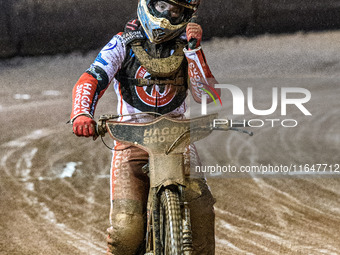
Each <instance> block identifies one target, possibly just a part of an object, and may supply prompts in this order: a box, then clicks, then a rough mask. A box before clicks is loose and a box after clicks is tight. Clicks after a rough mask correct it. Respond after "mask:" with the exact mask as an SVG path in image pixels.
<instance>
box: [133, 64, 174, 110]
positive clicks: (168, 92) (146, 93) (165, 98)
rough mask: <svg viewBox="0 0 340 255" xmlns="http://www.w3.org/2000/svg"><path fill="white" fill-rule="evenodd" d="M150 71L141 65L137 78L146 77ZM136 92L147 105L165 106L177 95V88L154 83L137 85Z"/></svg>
mask: <svg viewBox="0 0 340 255" xmlns="http://www.w3.org/2000/svg"><path fill="white" fill-rule="evenodd" d="M147 75H149V73H148V72H147V71H146V69H145V68H144V67H143V66H141V67H139V68H138V70H137V73H136V77H135V78H136V79H140V78H143V79H145V78H146V76H147ZM135 91H136V94H137V96H138V98H139V99H140V100H141V101H142V102H143V103H144V104H146V105H148V106H153V107H163V106H166V105H167V104H169V103H170V102H171V101H172V100H173V99H174V97H175V96H176V92H177V89H176V87H174V86H171V85H165V86H157V85H154V86H152V87H150V86H144V87H138V86H136V87H135Z"/></svg>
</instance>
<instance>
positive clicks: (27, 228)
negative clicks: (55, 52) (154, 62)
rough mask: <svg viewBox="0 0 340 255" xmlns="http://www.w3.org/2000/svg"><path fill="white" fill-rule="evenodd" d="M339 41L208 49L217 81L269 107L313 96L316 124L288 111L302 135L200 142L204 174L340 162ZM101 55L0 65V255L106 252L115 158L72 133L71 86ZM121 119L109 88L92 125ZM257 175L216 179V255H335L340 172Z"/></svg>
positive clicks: (277, 132)
mask: <svg viewBox="0 0 340 255" xmlns="http://www.w3.org/2000/svg"><path fill="white" fill-rule="evenodd" d="M339 42H340V32H329V33H326V32H325V33H315V34H295V35H287V36H285V35H282V36H276V37H270V36H263V37H259V38H254V39H242V38H235V39H232V40H224V39H223V40H222V39H216V40H213V41H210V42H205V43H204V45H203V47H204V49H205V53H206V57H207V59H208V62H209V63H210V66H211V69H212V71H213V73H214V74H215V76H216V78H217V79H218V80H219V81H220V82H221V83H228V84H234V85H237V86H239V87H240V88H242V90H244V91H245V90H246V88H247V87H253V88H254V93H255V95H256V101H255V105H256V106H257V107H258V108H261V107H263V109H266V108H269V107H270V104H271V89H272V87H279V88H280V87H303V88H306V89H308V90H310V91H311V93H312V99H311V101H310V102H308V103H307V104H306V105H305V106H306V107H307V109H308V110H309V111H310V112H311V113H312V114H313V116H311V117H306V116H304V115H303V114H302V113H301V112H300V111H299V110H297V108H296V107H295V108H294V107H291V108H289V116H280V115H279V111H278V112H276V113H275V114H274V115H273V116H269V117H271V118H278V119H286V118H290V119H296V120H298V122H299V125H298V126H297V127H295V128H282V127H274V128H272V127H270V126H268V125H265V126H264V127H263V128H256V129H255V128H254V129H253V130H252V131H254V132H255V136H254V137H247V136H246V135H242V134H239V133H230V134H221V133H215V134H213V135H212V136H211V137H210V138H209V139H208V140H206V141H205V142H204V143H202V142H200V143H198V148H199V152H200V156H201V158H202V160H203V162H204V164H205V165H216V163H218V164H220V165H227V164H232V165H234V166H242V165H258V164H272V165H280V164H283V165H291V164H296V165H304V164H329V165H330V164H339V163H340V157H339V155H340V153H339V152H340V151H339V148H340V131H339V130H340V129H339V124H340V120H339V113H338V110H339V106H340V101H339V99H338V95H339V94H340V86H339V82H340V62H339V59H340V46H339V45H340V43H339ZM95 55H96V52H92V53H89V54H88V55H79V54H71V55H65V56H63V55H60V56H55V57H39V58H15V59H12V60H8V61H2V62H0V83H1V87H2V88H3V89H2V90H1V92H0V98H1V101H0V117H1V126H0V132H1V136H0V254H1V255H2V254H6V255H7V254H9V255H12V254H20V255H21V254H30V255H32V254H104V252H105V230H106V227H107V226H108V214H109V165H110V158H111V152H110V151H109V150H108V149H106V148H105V147H104V146H103V145H102V144H101V142H100V141H99V140H98V141H96V142H93V141H92V140H90V139H80V138H77V137H75V136H73V135H72V133H71V128H70V126H69V125H66V124H65V123H66V121H67V120H68V117H69V112H70V109H71V90H72V87H73V85H74V83H75V82H76V80H77V79H78V77H79V76H80V75H81V73H82V72H83V71H84V70H85V69H86V68H87V67H88V65H89V64H90V63H91V62H92V61H93V59H94V58H95ZM223 97H224V98H226V99H225V101H223V102H225V103H224V106H225V108H224V109H223V110H221V111H220V113H222V116H223V114H224V113H225V115H226V116H225V117H227V116H230V115H231V112H230V107H231V105H232V102H231V98H230V95H229V94H228V92H226V91H224V92H223ZM227 98H230V99H229V101H228V100H227ZM194 107H197V106H194ZM114 110H115V97H114V94H113V89H112V88H110V89H108V91H107V92H106V94H105V95H104V97H103V98H102V100H101V101H100V102H99V105H98V110H97V113H96V116H99V115H100V114H101V113H108V112H114ZM224 111H225V112H224ZM247 117H250V118H258V117H254V116H252V115H250V114H249V112H248V113H247ZM261 119H265V118H261ZM207 141H209V142H207ZM107 142H108V143H110V141H108V140H107ZM203 145H204V146H203ZM251 176H252V175H248V176H247V177H243V178H239V177H238V176H233V175H227V174H224V173H223V174H220V175H218V176H217V177H218V178H216V175H214V176H213V177H212V178H209V183H210V184H211V188H212V191H213V194H214V195H215V197H216V198H217V203H216V216H217V217H216V247H217V250H216V254H218V255H224V254H259V255H262V254H315V255H316V254H340V253H339V252H338V251H339V250H340V244H339V238H340V235H339V227H340V173H336V174H333V175H330V174H329V173H325V174H322V175H319V176H318V177H311V176H310V175H307V174H305V173H302V174H299V175H296V174H295V175H289V176H287V175H285V176H283V175H281V174H278V175H271V176H270V177H268V178H251ZM214 177H215V178H214Z"/></svg>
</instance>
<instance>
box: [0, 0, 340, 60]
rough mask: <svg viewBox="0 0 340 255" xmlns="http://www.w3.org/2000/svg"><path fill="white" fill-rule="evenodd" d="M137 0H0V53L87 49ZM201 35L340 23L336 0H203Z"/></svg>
mask: <svg viewBox="0 0 340 255" xmlns="http://www.w3.org/2000/svg"><path fill="white" fill-rule="evenodd" d="M137 2H138V1H137V0H124V1H122V0H121V1H118V0H0V58H7V57H12V56H18V55H20V56H27V55H42V54H56V53H67V52H71V51H75V50H78V51H84V52H85V51H88V50H90V49H96V48H99V47H102V46H103V45H105V44H106V42H107V41H108V40H110V38H111V37H112V36H113V35H114V34H116V33H117V32H120V31H122V29H123V27H124V24H125V23H126V22H127V20H129V19H130V18H132V17H135V16H136V7H137ZM199 23H200V24H201V25H202V27H203V29H204V39H209V38H211V37H214V36H218V37H231V36H236V35H241V36H254V35H259V34H263V33H289V32H295V31H313V30H329V29H339V28H340V0H339V1H337V0H298V1H296V0H202V4H201V6H200V12H199Z"/></svg>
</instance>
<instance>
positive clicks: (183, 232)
mask: <svg viewBox="0 0 340 255" xmlns="http://www.w3.org/2000/svg"><path fill="white" fill-rule="evenodd" d="M141 114H145V113H141ZM149 114H155V113H149ZM119 117H121V116H118V115H102V116H101V117H100V119H99V121H98V124H97V133H98V135H100V136H104V135H105V133H109V135H110V136H111V138H112V139H114V140H116V141H119V142H121V143H125V144H128V145H133V146H137V147H140V148H142V149H144V150H146V151H147V152H148V153H149V163H148V166H146V167H145V169H144V170H145V171H146V172H148V175H149V178H150V190H149V197H148V202H147V227H146V236H145V242H146V243H145V247H146V250H145V252H144V253H143V254H144V255H191V254H192V252H193V245H192V232H191V221H190V210H189V206H188V203H187V202H186V199H185V190H186V187H185V174H184V156H183V153H184V151H185V148H186V147H187V146H189V144H192V143H193V142H196V141H198V140H201V139H203V138H205V137H207V136H208V135H209V134H210V133H211V132H212V131H213V130H223V131H228V130H237V131H240V130H238V129H236V128H235V126H237V124H236V123H235V122H234V123H233V127H231V126H230V125H229V122H228V123H224V124H223V125H218V126H217V127H215V126H214V124H213V123H214V120H215V119H217V114H210V115H204V116H202V117H198V118H193V119H186V120H177V119H172V118H169V117H167V116H158V117H156V118H155V119H154V120H153V121H151V122H147V123H127V122H119V121H116V119H117V118H119ZM243 125H244V123H243V124H242V125H241V124H239V126H243ZM241 132H245V133H248V132H247V131H243V130H241ZM248 134H250V135H251V133H248Z"/></svg>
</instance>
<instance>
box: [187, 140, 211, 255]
mask: <svg viewBox="0 0 340 255" xmlns="http://www.w3.org/2000/svg"><path fill="white" fill-rule="evenodd" d="M184 156H185V167H186V175H187V188H186V198H187V201H188V202H189V208H190V218H191V228H192V235H193V248H194V252H193V255H214V254H215V213H214V206H213V205H214V203H215V199H214V198H213V196H212V194H211V192H210V189H209V187H208V184H207V182H206V180H205V178H204V176H203V175H202V174H201V173H195V171H194V170H193V169H194V168H193V169H192V171H190V165H191V167H195V166H197V165H201V162H200V160H199V157H198V154H197V151H196V148H195V146H193V145H191V146H190V150H187V151H186V153H185V154H184ZM188 157H189V158H190V159H189V158H188ZM190 172H191V173H190Z"/></svg>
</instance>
